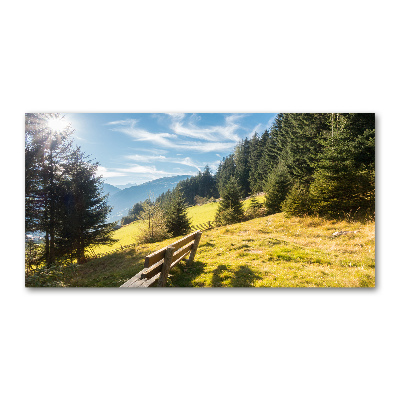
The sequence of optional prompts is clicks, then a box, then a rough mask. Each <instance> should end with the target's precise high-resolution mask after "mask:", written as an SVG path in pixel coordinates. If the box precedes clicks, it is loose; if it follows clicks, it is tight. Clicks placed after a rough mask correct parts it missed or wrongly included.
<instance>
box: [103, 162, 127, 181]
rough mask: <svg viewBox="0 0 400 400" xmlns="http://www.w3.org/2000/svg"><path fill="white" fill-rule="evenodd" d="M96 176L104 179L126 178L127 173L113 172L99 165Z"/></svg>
mask: <svg viewBox="0 0 400 400" xmlns="http://www.w3.org/2000/svg"><path fill="white" fill-rule="evenodd" d="M96 175H97V176H102V177H103V178H114V177H117V176H126V173H124V172H117V171H111V170H109V169H108V168H106V167H102V166H101V165H99V166H98V167H97V171H96Z"/></svg>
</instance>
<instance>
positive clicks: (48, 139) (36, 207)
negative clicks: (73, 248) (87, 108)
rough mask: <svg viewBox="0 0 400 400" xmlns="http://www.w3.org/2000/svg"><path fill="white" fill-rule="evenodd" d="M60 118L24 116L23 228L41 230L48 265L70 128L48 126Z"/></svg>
mask: <svg viewBox="0 0 400 400" xmlns="http://www.w3.org/2000/svg"><path fill="white" fill-rule="evenodd" d="M61 120H62V117H61V116H60V115H59V114H26V116H25V213H26V215H25V221H26V230H27V231H41V232H44V235H45V249H44V254H43V256H42V258H43V260H44V261H45V264H46V265H47V266H48V265H51V264H53V263H54V262H55V257H56V254H55V253H56V251H55V250H56V249H55V240H56V227H57V226H59V224H60V220H59V215H60V207H61V205H62V204H61V202H60V188H61V180H62V175H63V171H64V166H65V164H66V162H67V159H68V156H69V154H70V149H71V139H70V135H71V133H72V130H71V127H70V126H65V127H64V128H62V129H54V128H51V122H54V121H61Z"/></svg>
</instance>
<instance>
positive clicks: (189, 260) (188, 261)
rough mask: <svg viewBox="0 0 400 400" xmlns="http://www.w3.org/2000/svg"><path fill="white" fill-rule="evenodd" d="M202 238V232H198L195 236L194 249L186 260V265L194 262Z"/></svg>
mask: <svg viewBox="0 0 400 400" xmlns="http://www.w3.org/2000/svg"><path fill="white" fill-rule="evenodd" d="M200 238H201V232H200V231H199V232H197V233H196V236H195V237H194V243H193V247H192V251H191V252H190V256H189V259H188V260H187V262H186V265H190V264H191V263H192V261H193V259H194V256H195V255H196V251H197V247H198V246H199V243H200Z"/></svg>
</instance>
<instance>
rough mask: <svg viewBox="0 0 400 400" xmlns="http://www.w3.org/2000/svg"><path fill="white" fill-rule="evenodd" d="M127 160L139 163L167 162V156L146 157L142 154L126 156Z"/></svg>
mask: <svg viewBox="0 0 400 400" xmlns="http://www.w3.org/2000/svg"><path fill="white" fill-rule="evenodd" d="M125 157H126V158H128V159H130V160H133V161H139V162H154V161H165V160H167V158H166V157H165V156H161V155H160V156H144V155H142V154H131V155H128V156H125Z"/></svg>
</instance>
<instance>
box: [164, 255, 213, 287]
mask: <svg viewBox="0 0 400 400" xmlns="http://www.w3.org/2000/svg"><path fill="white" fill-rule="evenodd" d="M205 266H206V264H204V263H202V262H200V261H193V262H192V264H191V265H190V266H188V267H186V264H185V263H184V262H180V263H179V264H178V265H177V266H175V267H174V268H172V270H171V271H170V275H171V276H170V277H169V278H168V284H167V286H173V287H194V286H197V285H193V280H194V279H196V278H197V277H198V276H199V275H201V274H202V273H203V272H204V267H205Z"/></svg>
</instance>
